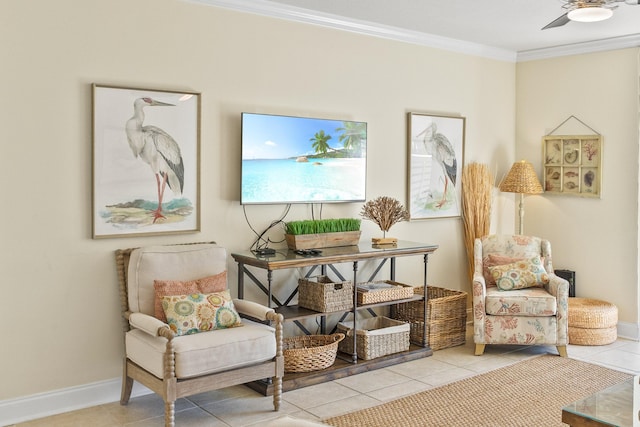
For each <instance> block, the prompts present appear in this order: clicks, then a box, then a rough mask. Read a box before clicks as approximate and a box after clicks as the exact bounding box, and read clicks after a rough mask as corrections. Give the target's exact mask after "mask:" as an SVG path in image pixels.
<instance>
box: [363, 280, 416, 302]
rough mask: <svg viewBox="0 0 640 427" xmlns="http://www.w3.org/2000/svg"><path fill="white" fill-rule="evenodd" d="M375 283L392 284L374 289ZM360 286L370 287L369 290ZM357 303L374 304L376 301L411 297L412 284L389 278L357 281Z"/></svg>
mask: <svg viewBox="0 0 640 427" xmlns="http://www.w3.org/2000/svg"><path fill="white" fill-rule="evenodd" d="M376 285H383V286H384V285H392V287H388V288H380V289H376V288H375V287H376ZM362 287H371V288H372V289H371V290H367V289H363V288H362ZM356 292H357V293H358V295H357V299H358V304H375V303H378V302H385V301H393V300H396V299H405V298H411V297H412V296H413V286H410V285H405V284H404V283H399V282H393V281H391V280H378V281H375V282H367V283H359V284H358V286H357V287H356Z"/></svg>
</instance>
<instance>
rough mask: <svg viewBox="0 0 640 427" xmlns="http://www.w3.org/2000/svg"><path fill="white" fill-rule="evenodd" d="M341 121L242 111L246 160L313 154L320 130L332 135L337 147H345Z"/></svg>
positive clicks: (243, 146)
mask: <svg viewBox="0 0 640 427" xmlns="http://www.w3.org/2000/svg"><path fill="white" fill-rule="evenodd" d="M343 123H344V122H343V121H341V120H328V119H316V118H305V117H292V116H278V115H268V114H252V113H243V114H242V159H243V160H249V159H286V158H290V157H297V156H301V155H305V154H313V153H314V152H315V151H314V149H313V148H312V147H311V144H312V141H311V139H313V138H314V135H315V134H316V132H318V131H320V130H323V131H324V133H325V134H327V135H331V139H330V140H329V141H327V143H328V144H329V146H330V147H331V148H334V149H340V148H343V144H342V143H341V142H340V141H339V139H338V138H339V136H340V132H338V131H336V129H338V128H340V127H343Z"/></svg>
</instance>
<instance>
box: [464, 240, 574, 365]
mask: <svg viewBox="0 0 640 427" xmlns="http://www.w3.org/2000/svg"><path fill="white" fill-rule="evenodd" d="M543 267H544V269H543ZM532 272H533V273H532ZM525 279H527V280H525ZM514 283H515V286H514ZM568 298H569V282H567V281H566V280H565V279H562V278H560V277H558V276H556V275H555V274H554V270H553V264H552V259H551V244H550V243H549V241H548V240H543V239H541V238H539V237H532V236H521V235H491V236H485V237H483V238H479V239H476V240H475V245H474V274H473V340H474V342H475V344H476V350H475V354H476V355H477V356H480V355H482V354H483V353H484V349H485V345H486V344H520V345H555V346H556V347H557V349H558V353H559V354H560V356H562V357H566V356H567V343H568V319H567V304H568Z"/></svg>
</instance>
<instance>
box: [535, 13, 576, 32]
mask: <svg viewBox="0 0 640 427" xmlns="http://www.w3.org/2000/svg"><path fill="white" fill-rule="evenodd" d="M567 15H568V13H565V14H564V15H562V16H560V17H558V18H556V19H554V20H553V21H551V22H549V23H548V24H547V25H545V26H544V27H542V29H543V30H546V29H547V28H554V27H562V26H563V25H564V24H566V23H567V22H569V21H570V19H569V17H568V16H567Z"/></svg>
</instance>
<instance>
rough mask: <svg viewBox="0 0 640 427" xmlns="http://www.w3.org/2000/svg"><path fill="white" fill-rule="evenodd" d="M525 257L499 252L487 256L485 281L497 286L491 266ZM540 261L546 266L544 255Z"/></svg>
mask: <svg viewBox="0 0 640 427" xmlns="http://www.w3.org/2000/svg"><path fill="white" fill-rule="evenodd" d="M523 259H526V258H523V257H510V256H506V255H498V254H489V255H487V256H485V257H484V258H483V260H482V269H483V271H482V273H483V275H484V282H485V284H486V285H487V286H495V285H496V280H495V279H494V278H493V276H492V275H491V272H490V271H489V268H491V267H495V266H496V265H505V264H512V263H514V262H517V261H522V260H523ZM540 262H541V263H542V265H543V266H544V257H540Z"/></svg>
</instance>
